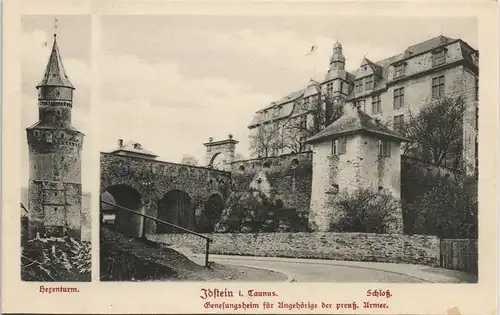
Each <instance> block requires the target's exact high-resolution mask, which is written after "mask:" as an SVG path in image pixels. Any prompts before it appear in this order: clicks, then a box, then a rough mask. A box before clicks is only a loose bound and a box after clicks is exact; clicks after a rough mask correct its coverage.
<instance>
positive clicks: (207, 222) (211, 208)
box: [198, 194, 224, 233]
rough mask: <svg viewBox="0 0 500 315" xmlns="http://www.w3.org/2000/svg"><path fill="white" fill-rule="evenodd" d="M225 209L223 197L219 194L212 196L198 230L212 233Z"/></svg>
mask: <svg viewBox="0 0 500 315" xmlns="http://www.w3.org/2000/svg"><path fill="white" fill-rule="evenodd" d="M223 209H224V201H223V200H222V197H221V196H219V195H217V194H214V195H212V196H210V198H208V200H207V203H206V205H205V212H204V213H203V215H202V217H201V218H200V223H199V226H198V231H199V232H202V233H212V232H213V231H214V228H215V224H216V223H217V221H218V220H219V219H220V216H221V214H222V210H223Z"/></svg>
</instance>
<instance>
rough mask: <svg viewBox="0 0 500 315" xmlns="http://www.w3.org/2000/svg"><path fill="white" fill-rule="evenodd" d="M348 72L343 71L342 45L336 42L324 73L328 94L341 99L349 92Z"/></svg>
mask: <svg viewBox="0 0 500 315" xmlns="http://www.w3.org/2000/svg"><path fill="white" fill-rule="evenodd" d="M349 81H350V78H349V74H348V72H347V71H345V57H344V54H343V53H342V45H341V44H340V43H339V42H336V43H335V45H333V53H332V56H331V57H330V68H329V70H328V72H327V74H326V78H325V81H324V85H325V86H326V89H327V92H328V93H329V94H330V96H332V97H335V98H338V99H339V100H341V101H343V100H345V99H346V97H347V95H348V94H349V92H350V91H349Z"/></svg>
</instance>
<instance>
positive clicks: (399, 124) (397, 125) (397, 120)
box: [393, 115, 405, 132]
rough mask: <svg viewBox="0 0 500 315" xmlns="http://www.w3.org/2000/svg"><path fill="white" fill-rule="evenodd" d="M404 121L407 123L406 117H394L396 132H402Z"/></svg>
mask: <svg viewBox="0 0 500 315" xmlns="http://www.w3.org/2000/svg"><path fill="white" fill-rule="evenodd" d="M404 121H405V116H404V115H398V116H394V121H393V127H394V131H398V132H401V131H402V128H403V124H404Z"/></svg>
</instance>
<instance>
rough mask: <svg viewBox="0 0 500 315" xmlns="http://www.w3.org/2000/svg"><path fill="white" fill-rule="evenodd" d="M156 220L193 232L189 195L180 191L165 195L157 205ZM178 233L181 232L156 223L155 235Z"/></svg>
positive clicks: (193, 214)
mask: <svg viewBox="0 0 500 315" xmlns="http://www.w3.org/2000/svg"><path fill="white" fill-rule="evenodd" d="M158 219H160V220H163V221H167V222H169V223H172V224H175V225H178V226H180V227H183V228H186V229H189V230H194V229H195V213H194V210H193V206H192V204H191V198H190V197H189V195H188V194H186V193H185V192H183V191H180V190H172V191H169V192H168V193H166V194H165V195H164V196H163V198H162V199H161V200H160V202H159V205H158ZM179 232H182V231H180V230H179V229H176V228H172V227H170V226H167V225H166V224H161V223H156V233H159V234H163V233H179Z"/></svg>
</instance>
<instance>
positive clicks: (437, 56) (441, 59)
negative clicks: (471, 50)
mask: <svg viewBox="0 0 500 315" xmlns="http://www.w3.org/2000/svg"><path fill="white" fill-rule="evenodd" d="M445 63H446V50H445V49H440V50H437V51H435V52H433V53H432V66H433V67H437V66H440V65H442V64H445Z"/></svg>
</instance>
